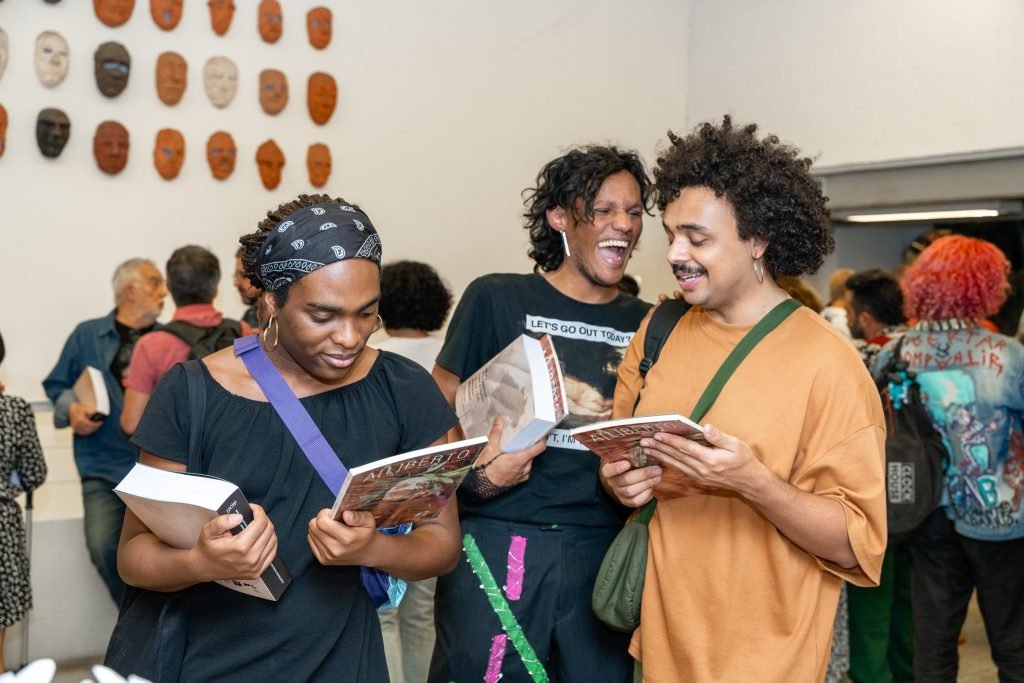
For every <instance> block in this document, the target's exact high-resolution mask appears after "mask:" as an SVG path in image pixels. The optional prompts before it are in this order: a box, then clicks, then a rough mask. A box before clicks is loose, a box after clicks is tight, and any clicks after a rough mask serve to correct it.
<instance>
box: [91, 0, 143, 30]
mask: <svg viewBox="0 0 1024 683" xmlns="http://www.w3.org/2000/svg"><path fill="white" fill-rule="evenodd" d="M92 9H93V11H94V12H95V13H96V18H98V19H99V20H100V21H102V22H103V23H104V24H106V25H107V26H109V27H111V28H117V27H118V26H121V25H122V24H124V23H125V22H126V21H128V20H129V19H131V16H132V12H133V11H134V10H135V0H92Z"/></svg>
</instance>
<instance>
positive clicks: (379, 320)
mask: <svg viewBox="0 0 1024 683" xmlns="http://www.w3.org/2000/svg"><path fill="white" fill-rule="evenodd" d="M382 327H384V318H382V317H380V313H378V314H377V322H376V323H374V325H373V332H371V333H370V334H373V333H374V332H377V331H378V330H380V328H382Z"/></svg>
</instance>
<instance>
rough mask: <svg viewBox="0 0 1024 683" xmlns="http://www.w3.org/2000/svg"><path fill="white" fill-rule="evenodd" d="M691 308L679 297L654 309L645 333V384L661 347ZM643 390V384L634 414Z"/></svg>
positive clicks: (642, 373) (638, 394)
mask: <svg viewBox="0 0 1024 683" xmlns="http://www.w3.org/2000/svg"><path fill="white" fill-rule="evenodd" d="M689 309H690V305H689V304H688V303H686V302H685V301H680V300H679V299H668V300H667V301H662V302H661V303H660V304H659V305H658V307H657V308H655V309H654V313H652V314H651V320H650V322H649V323H647V334H645V335H644V357H643V360H641V361H640V377H641V378H643V379H644V384H646V383H647V382H646V378H647V372H648V371H649V370H650V369H651V366H652V365H654V364H655V363H657V362H658V356H660V355H661V347H662V346H664V345H665V341H666V340H668V337H669V335H670V334H672V330H674V329H675V328H676V323H678V322H679V319H680V318H682V317H683V314H685V313H686V311H688V310H689ZM643 390H644V388H643V385H641V387H640V391H638V392H637V394H636V400H635V401H633V414H634V415H635V414H636V407H637V406H638V405H640V394H641V392H643Z"/></svg>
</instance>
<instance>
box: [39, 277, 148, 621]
mask: <svg viewBox="0 0 1024 683" xmlns="http://www.w3.org/2000/svg"><path fill="white" fill-rule="evenodd" d="M113 287H114V310H113V311H111V312H110V313H108V314H107V315H105V316H104V317H102V318H96V319H94V320H86V321H85V322H83V323H80V324H79V325H78V326H77V327H75V329H74V331H72V333H71V336H70V337H68V339H67V341H66V342H65V344H64V348H63V349H62V350H61V353H60V358H59V359H58V360H57V364H56V365H55V366H54V368H53V370H51V371H50V374H49V375H47V377H46V379H44V380H43V389H44V390H45V391H46V395H47V396H48V397H49V399H50V401H52V402H53V424H54V426H55V427H56V428H57V429H61V428H63V427H68V426H70V427H71V431H72V432H73V433H74V440H73V445H74V452H75V466H76V467H77V468H78V474H79V476H80V477H81V478H82V506H83V508H84V511H85V516H84V519H83V522H84V525H85V543H86V547H87V548H88V550H89V557H90V558H91V559H92V563H93V564H94V565H96V569H97V570H98V571H99V573H100V577H101V578H102V579H103V582H104V583H105V584H106V586H107V590H108V591H109V592H110V596H111V598H113V600H114V602H119V601H120V600H121V593H122V592H123V591H124V583H123V582H122V581H121V577H120V576H119V575H118V572H117V542H118V539H119V538H120V536H121V523H122V521H123V519H124V509H125V508H124V503H122V502H121V499H120V498H118V497H117V494H115V493H114V490H113V489H114V487H115V486H116V485H117V483H118V482H119V481H121V479H123V478H124V475H126V474H128V470H130V469H131V468H132V466H133V465H134V464H135V458H136V456H137V455H138V449H137V448H135V447H134V446H132V445H131V444H130V443H129V442H128V439H127V438H126V437H125V435H124V432H122V431H121V424H120V419H121V410H122V408H123V407H124V380H125V377H126V376H127V374H128V365H129V363H130V362H131V357H132V350H133V349H134V348H135V344H136V342H138V340H139V339H140V338H141V337H142V335H144V334H145V333H147V332H149V331H150V330H152V329H153V327H154V325H155V324H156V319H157V316H159V315H160V312H161V311H162V310H163V307H164V299H165V298H166V297H167V288H166V287H165V285H164V277H163V275H161V274H160V271H159V270H158V269H157V267H156V266H155V265H153V262H152V261H149V260H148V259H141V258H133V259H129V260H127V261H125V262H124V263H122V264H121V265H119V266H118V267H117V270H115V271H114V278H113ZM88 366H92V367H94V368H96V369H97V370H99V371H100V372H101V373H102V374H103V379H104V384H105V385H106V388H107V393H108V394H109V395H110V414H109V415H108V416H107V417H106V419H101V420H95V419H93V417H94V415H93V413H92V410H91V408H92V407H90V406H86V405H84V404H83V403H81V402H79V400H78V397H77V396H75V392H74V391H72V389H71V387H72V386H73V385H74V384H75V381H76V380H77V379H78V378H79V376H80V375H81V374H82V372H83V371H84V370H85V368H86V367H88Z"/></svg>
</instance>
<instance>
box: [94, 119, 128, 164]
mask: <svg viewBox="0 0 1024 683" xmlns="http://www.w3.org/2000/svg"><path fill="white" fill-rule="evenodd" d="M129 146H130V145H129V142H128V130H127V129H126V128H125V127H124V126H122V125H121V124H120V123H118V122H117V121H104V122H103V123H101V124H100V125H99V126H97V127H96V135H94V136H93V138H92V154H93V156H94V157H96V165H97V166H99V167H100V170H101V171H103V172H104V173H107V174H109V175H117V174H118V173H120V172H121V171H123V170H124V167H125V166H126V165H127V164H128V148H129Z"/></svg>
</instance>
